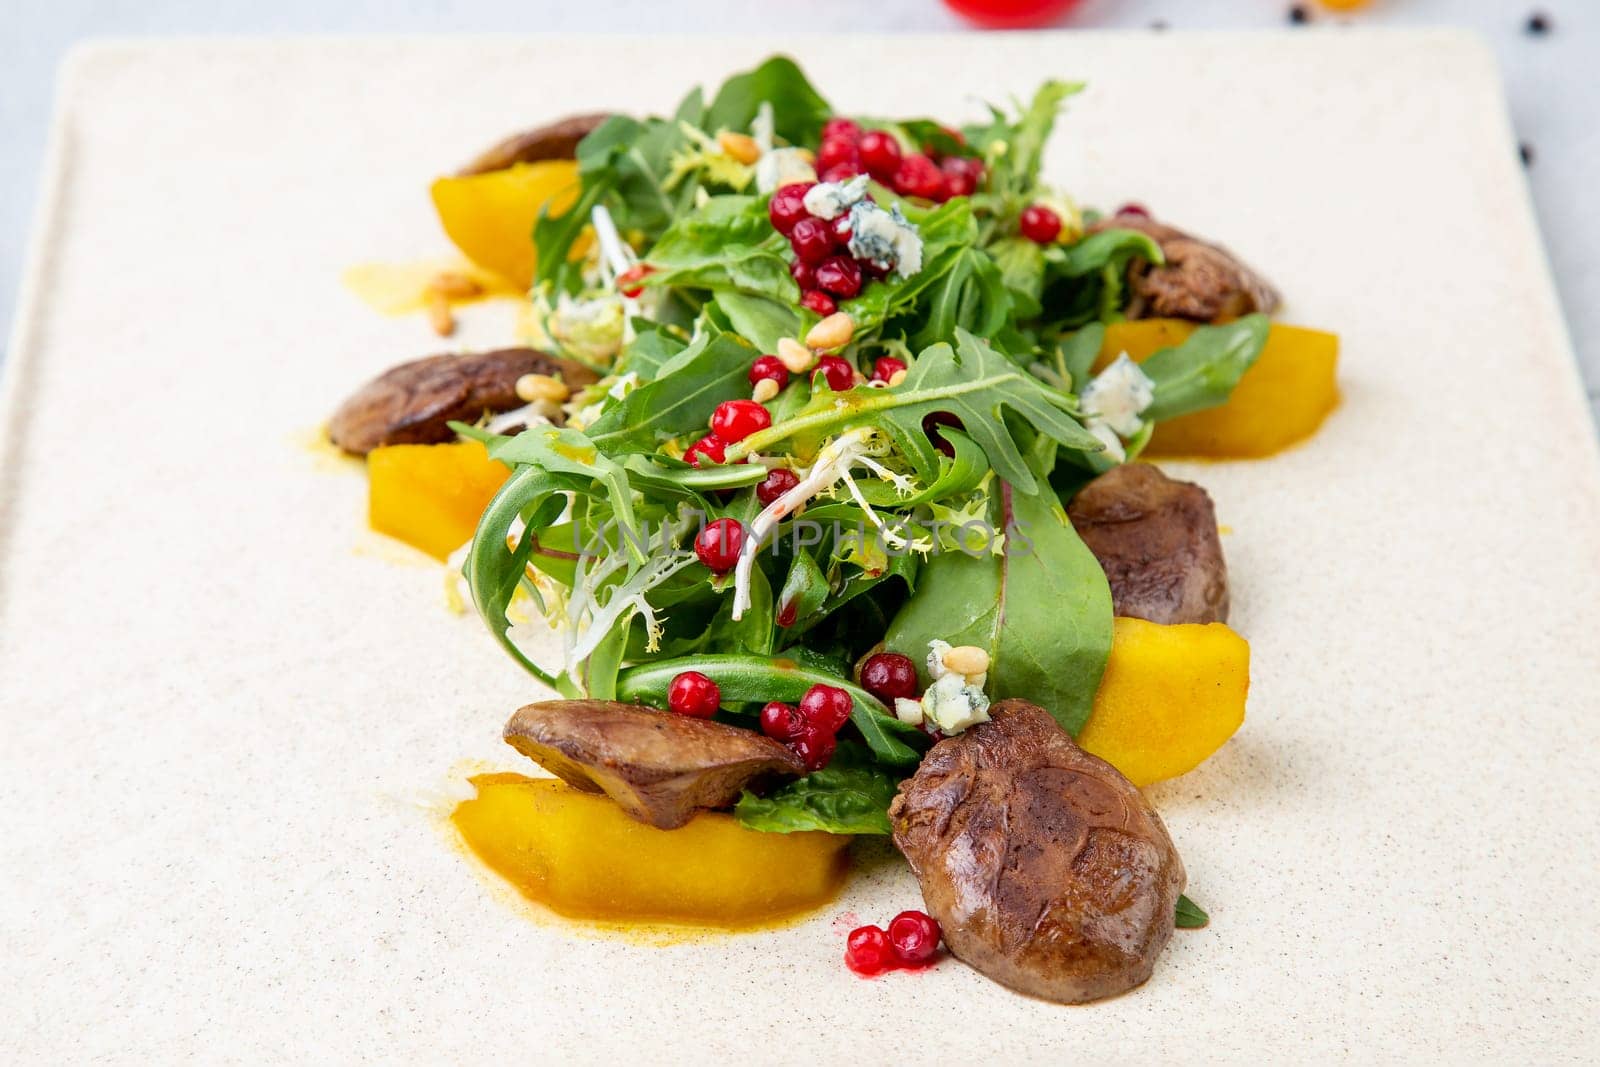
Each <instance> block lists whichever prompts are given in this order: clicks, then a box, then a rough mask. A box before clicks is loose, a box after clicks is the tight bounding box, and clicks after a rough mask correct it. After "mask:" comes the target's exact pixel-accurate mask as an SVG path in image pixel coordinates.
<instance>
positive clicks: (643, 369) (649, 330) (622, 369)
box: [617, 318, 689, 382]
mask: <svg viewBox="0 0 1600 1067" xmlns="http://www.w3.org/2000/svg"><path fill="white" fill-rule="evenodd" d="M633 330H634V339H633V341H632V342H630V343H629V345H628V347H627V348H625V349H623V351H622V355H621V356H620V357H619V358H618V360H617V373H618V374H627V373H633V374H637V375H638V376H639V378H640V379H641V380H642V381H647V382H648V381H649V380H650V379H652V378H655V377H657V376H659V375H660V373H661V368H662V367H663V366H664V365H665V364H666V363H668V362H669V361H670V360H671V359H672V358H673V357H674V356H676V355H678V353H680V352H682V351H683V350H684V349H685V348H688V347H689V342H687V341H685V340H683V339H682V338H681V337H679V336H678V335H677V334H675V333H673V332H672V331H670V330H668V329H667V328H665V327H663V326H659V325H657V324H656V323H653V322H651V321H649V320H648V319H641V318H636V319H634V320H633Z"/></svg>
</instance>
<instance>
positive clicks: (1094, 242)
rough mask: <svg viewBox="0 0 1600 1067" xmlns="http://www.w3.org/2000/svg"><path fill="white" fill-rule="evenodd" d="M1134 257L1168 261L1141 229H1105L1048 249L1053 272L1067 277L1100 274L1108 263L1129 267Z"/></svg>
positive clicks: (1047, 253)
mask: <svg viewBox="0 0 1600 1067" xmlns="http://www.w3.org/2000/svg"><path fill="white" fill-rule="evenodd" d="M1131 259H1147V260H1149V261H1150V262H1151V263H1161V262H1164V261H1165V260H1164V257H1163V256H1162V254H1161V246H1160V245H1158V244H1156V243H1155V241H1154V240H1152V239H1151V238H1150V236H1149V235H1148V234H1143V233H1140V232H1139V231H1138V230H1101V231H1100V232H1099V233H1092V234H1090V235H1089V236H1087V237H1085V238H1082V239H1081V240H1079V241H1076V242H1074V243H1072V244H1070V245H1066V246H1062V245H1055V246H1052V247H1051V248H1050V249H1049V250H1048V251H1047V252H1046V253H1045V261H1046V262H1047V263H1048V264H1049V265H1050V267H1051V269H1052V270H1053V272H1054V273H1055V274H1057V275H1061V276H1063V277H1067V278H1081V277H1083V276H1084V275H1087V274H1098V273H1099V272H1100V271H1101V269H1102V268H1104V267H1105V266H1107V265H1108V264H1112V265H1117V266H1119V267H1124V268H1125V267H1126V266H1127V263H1128V261H1129V260H1131ZM1119 273H1120V271H1119Z"/></svg>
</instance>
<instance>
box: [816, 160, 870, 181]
mask: <svg viewBox="0 0 1600 1067" xmlns="http://www.w3.org/2000/svg"><path fill="white" fill-rule="evenodd" d="M860 173H861V164H859V163H835V164H834V165H833V166H831V167H829V168H828V169H827V170H825V171H823V172H822V180H823V181H825V182H847V181H849V180H850V179H851V178H854V177H855V176H856V175H858V174H860Z"/></svg>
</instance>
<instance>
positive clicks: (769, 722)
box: [761, 700, 805, 741]
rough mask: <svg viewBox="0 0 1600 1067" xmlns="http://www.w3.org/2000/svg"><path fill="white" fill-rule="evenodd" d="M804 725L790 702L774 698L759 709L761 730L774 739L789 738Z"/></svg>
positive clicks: (803, 721) (782, 739)
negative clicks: (786, 702) (785, 702)
mask: <svg viewBox="0 0 1600 1067" xmlns="http://www.w3.org/2000/svg"><path fill="white" fill-rule="evenodd" d="M804 727H805V720H804V719H802V718H801V717H800V712H799V711H797V710H796V709H795V707H794V705H792V704H784V703H782V702H780V701H777V700H774V701H772V703H770V704H767V705H766V706H764V707H763V708H762V709H761V732H762V733H764V734H766V735H767V736H768V737H770V738H772V739H773V740H774V741H788V740H791V739H792V738H793V737H794V736H795V735H796V734H798V733H799V732H800V731H801V729H803V728H804Z"/></svg>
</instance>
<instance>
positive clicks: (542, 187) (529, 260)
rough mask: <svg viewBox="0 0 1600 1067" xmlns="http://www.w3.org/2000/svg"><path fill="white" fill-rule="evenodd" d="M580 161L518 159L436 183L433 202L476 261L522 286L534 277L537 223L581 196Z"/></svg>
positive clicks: (453, 235) (449, 229) (447, 228)
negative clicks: (546, 209) (541, 214)
mask: <svg viewBox="0 0 1600 1067" xmlns="http://www.w3.org/2000/svg"><path fill="white" fill-rule="evenodd" d="M578 191H579V189H578V165H577V163H575V162H573V161H572V160H570V159H552V160H545V161H543V162H539V163H516V164H513V165H512V166H510V167H507V168H506V169H505V170H494V171H489V172H488V173H486V174H472V175H467V176H461V177H450V178H440V179H438V180H437V181H435V182H434V183H433V206H434V209H435V210H436V211H438V213H439V222H440V224H441V225H443V226H444V232H445V234H446V235H448V236H449V238H450V240H451V241H453V242H454V243H455V246H456V247H457V248H459V249H460V250H461V253H462V254H463V255H465V256H466V257H467V258H468V259H470V260H472V262H474V263H476V264H478V266H480V267H483V268H484V269H486V270H490V271H493V272H494V273H495V274H498V275H499V276H500V277H502V278H504V279H505V280H506V281H507V282H509V283H511V284H512V285H514V286H516V287H517V288H518V289H527V288H528V286H529V285H530V284H531V283H532V282H533V268H534V264H535V261H536V258H537V257H536V256H535V254H534V248H533V224H534V222H536V221H537V220H538V218H539V211H540V210H541V209H542V208H544V207H545V206H546V205H548V206H549V208H550V213H551V214H552V215H559V214H561V213H562V212H563V211H566V210H568V209H569V208H571V207H572V205H573V204H574V203H576V202H577V199H578Z"/></svg>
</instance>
